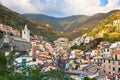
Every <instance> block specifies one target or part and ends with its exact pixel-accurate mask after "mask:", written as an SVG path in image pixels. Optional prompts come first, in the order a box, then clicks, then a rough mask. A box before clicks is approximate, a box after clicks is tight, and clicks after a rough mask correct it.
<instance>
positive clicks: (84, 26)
mask: <svg viewBox="0 0 120 80" xmlns="http://www.w3.org/2000/svg"><path fill="white" fill-rule="evenodd" d="M117 11H118V10H114V11H111V12H108V13H98V14H95V15H93V16H91V17H88V18H87V19H86V20H85V21H84V22H83V23H80V24H79V27H78V28H75V29H74V30H73V31H72V32H70V33H67V35H68V36H69V37H70V38H76V37H79V36H82V35H83V34H85V33H88V32H91V31H92V30H93V29H94V28H95V27H96V26H97V25H98V24H99V22H100V21H102V20H104V19H105V18H107V17H108V16H110V15H112V14H113V13H115V12H117Z"/></svg>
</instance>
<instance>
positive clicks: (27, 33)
mask: <svg viewBox="0 0 120 80" xmlns="http://www.w3.org/2000/svg"><path fill="white" fill-rule="evenodd" d="M22 38H23V39H26V40H27V41H28V42H30V30H28V28H27V25H25V28H24V29H23V30H22Z"/></svg>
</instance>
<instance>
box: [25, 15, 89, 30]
mask: <svg viewBox="0 0 120 80" xmlns="http://www.w3.org/2000/svg"><path fill="white" fill-rule="evenodd" d="M23 15H24V16H26V17H28V18H30V19H33V20H36V21H39V22H42V23H48V24H51V25H52V26H54V28H56V29H58V30H60V31H63V32H69V31H72V30H73V29H74V28H75V27H77V24H74V25H72V24H73V23H74V21H75V20H77V19H82V18H84V17H87V16H85V15H75V16H69V17H64V18H56V17H51V16H47V15H42V14H23Z"/></svg>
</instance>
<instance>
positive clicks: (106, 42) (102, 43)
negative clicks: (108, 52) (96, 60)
mask: <svg viewBox="0 0 120 80" xmlns="http://www.w3.org/2000/svg"><path fill="white" fill-rule="evenodd" d="M104 44H110V42H109V41H102V42H100V45H104Z"/></svg>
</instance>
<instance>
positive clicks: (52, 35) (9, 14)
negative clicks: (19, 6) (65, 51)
mask: <svg viewBox="0 0 120 80" xmlns="http://www.w3.org/2000/svg"><path fill="white" fill-rule="evenodd" d="M0 23H2V24H5V25H9V26H12V27H13V28H15V29H18V30H20V31H21V30H22V29H23V27H24V25H25V24H27V25H28V28H29V29H30V30H31V34H32V35H34V34H37V35H41V36H43V37H44V39H46V40H50V41H53V40H54V39H57V37H59V35H60V32H59V31H57V30H56V29H55V28H53V27H52V26H46V24H43V23H41V22H37V21H33V20H31V19H28V18H26V17H24V16H23V15H22V14H19V13H16V12H15V11H12V10H10V9H8V8H7V7H5V6H3V5H0ZM45 33H46V34H45Z"/></svg>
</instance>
